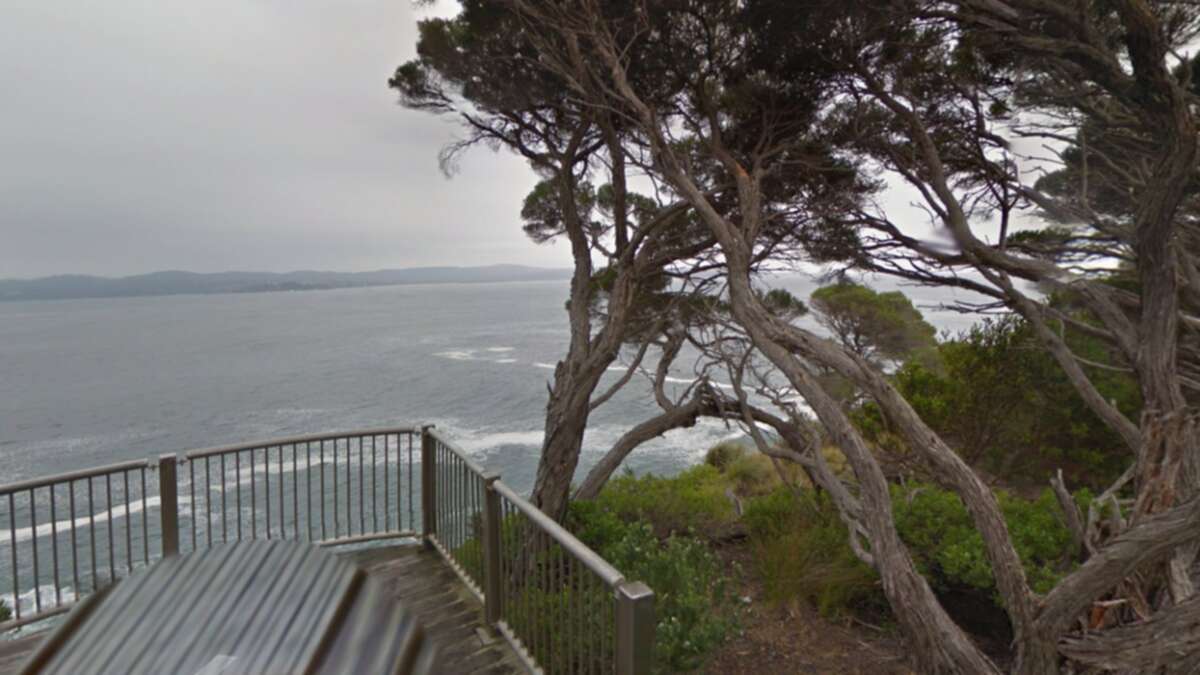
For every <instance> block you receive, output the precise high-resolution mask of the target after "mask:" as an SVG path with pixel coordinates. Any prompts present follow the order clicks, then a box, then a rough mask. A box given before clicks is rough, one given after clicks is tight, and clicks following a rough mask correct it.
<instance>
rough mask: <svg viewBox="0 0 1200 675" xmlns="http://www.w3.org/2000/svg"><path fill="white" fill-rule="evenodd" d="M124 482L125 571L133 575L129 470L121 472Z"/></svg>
mask: <svg viewBox="0 0 1200 675" xmlns="http://www.w3.org/2000/svg"><path fill="white" fill-rule="evenodd" d="M121 477H122V478H123V479H124V481H125V569H126V571H127V572H128V573H129V574H133V517H132V516H130V515H129V470H128V469H126V470H124V471H122V472H121Z"/></svg>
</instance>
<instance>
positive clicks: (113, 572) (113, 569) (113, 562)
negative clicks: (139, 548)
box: [104, 473, 117, 583]
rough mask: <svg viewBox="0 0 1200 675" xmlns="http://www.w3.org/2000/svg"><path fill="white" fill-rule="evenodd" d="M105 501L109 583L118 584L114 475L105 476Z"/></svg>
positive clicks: (107, 474)
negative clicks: (114, 535)
mask: <svg viewBox="0 0 1200 675" xmlns="http://www.w3.org/2000/svg"><path fill="white" fill-rule="evenodd" d="M104 499H105V503H106V504H107V505H108V528H107V529H108V581H109V583H116V581H117V558H116V545H114V544H113V523H115V522H116V520H117V519H116V517H115V515H116V514H114V513H113V501H112V474H111V473H106V474H104Z"/></svg>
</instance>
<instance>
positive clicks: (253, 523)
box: [250, 448, 258, 539]
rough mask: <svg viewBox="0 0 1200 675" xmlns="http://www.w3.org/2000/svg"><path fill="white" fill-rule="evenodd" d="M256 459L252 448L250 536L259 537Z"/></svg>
mask: <svg viewBox="0 0 1200 675" xmlns="http://www.w3.org/2000/svg"><path fill="white" fill-rule="evenodd" d="M255 463H256V462H255V459H254V449H253V448H251V449H250V538H251V539H258V500H257V496H258V495H257V494H256V493H257V492H258V488H257V487H256V485H257V483H258V481H257V480H255V477H254V474H255V467H254V465H255Z"/></svg>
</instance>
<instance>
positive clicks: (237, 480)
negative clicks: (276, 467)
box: [233, 450, 242, 541]
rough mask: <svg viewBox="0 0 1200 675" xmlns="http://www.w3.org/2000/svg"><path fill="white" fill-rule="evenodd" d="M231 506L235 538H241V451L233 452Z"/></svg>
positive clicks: (239, 539)
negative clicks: (235, 526) (234, 513)
mask: <svg viewBox="0 0 1200 675" xmlns="http://www.w3.org/2000/svg"><path fill="white" fill-rule="evenodd" d="M233 485H234V489H235V490H237V492H234V493H233V507H234V509H236V510H237V520H236V521H234V522H235V523H237V538H238V541H241V540H242V451H241V450H238V451H237V452H235V453H233Z"/></svg>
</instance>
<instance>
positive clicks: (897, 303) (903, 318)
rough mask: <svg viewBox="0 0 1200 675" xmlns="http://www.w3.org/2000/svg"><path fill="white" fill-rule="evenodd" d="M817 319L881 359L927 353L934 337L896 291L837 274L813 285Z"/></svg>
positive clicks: (845, 340) (866, 354)
mask: <svg viewBox="0 0 1200 675" xmlns="http://www.w3.org/2000/svg"><path fill="white" fill-rule="evenodd" d="M812 305H813V307H814V308H815V309H816V310H817V312H818V319H817V320H818V321H820V322H821V324H822V325H824V326H825V327H826V328H828V329H829V330H830V331H832V332H833V334H834V336H835V337H836V338H837V339H838V341H839V342H841V343H842V345H843V346H845V347H846V348H847V349H849V350H850V351H852V352H854V353H855V354H858V355H859V356H861V357H862V358H864V359H866V360H868V361H871V362H872V363H877V364H880V365H885V364H888V363H899V362H902V361H904V360H906V359H908V358H910V357H912V356H914V355H929V354H930V353H931V352H932V350H933V347H934V345H935V344H936V341H935V340H934V333H935V332H936V331H935V330H934V328H933V326H931V325H929V323H928V322H926V321H925V318H924V317H923V316H921V312H919V311H917V308H916V307H913V305H912V302H911V301H909V299H908V297H907V296H905V295H904V294H903V293H901V292H899V291H891V292H888V293H879V292H877V291H875V290H874V289H872V288H870V287H869V286H864V285H862V284H856V283H854V282H852V281H848V280H841V281H839V282H838V283H836V284H832V285H829V286H824V287H822V288H819V289H817V290H816V291H813V294H812Z"/></svg>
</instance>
